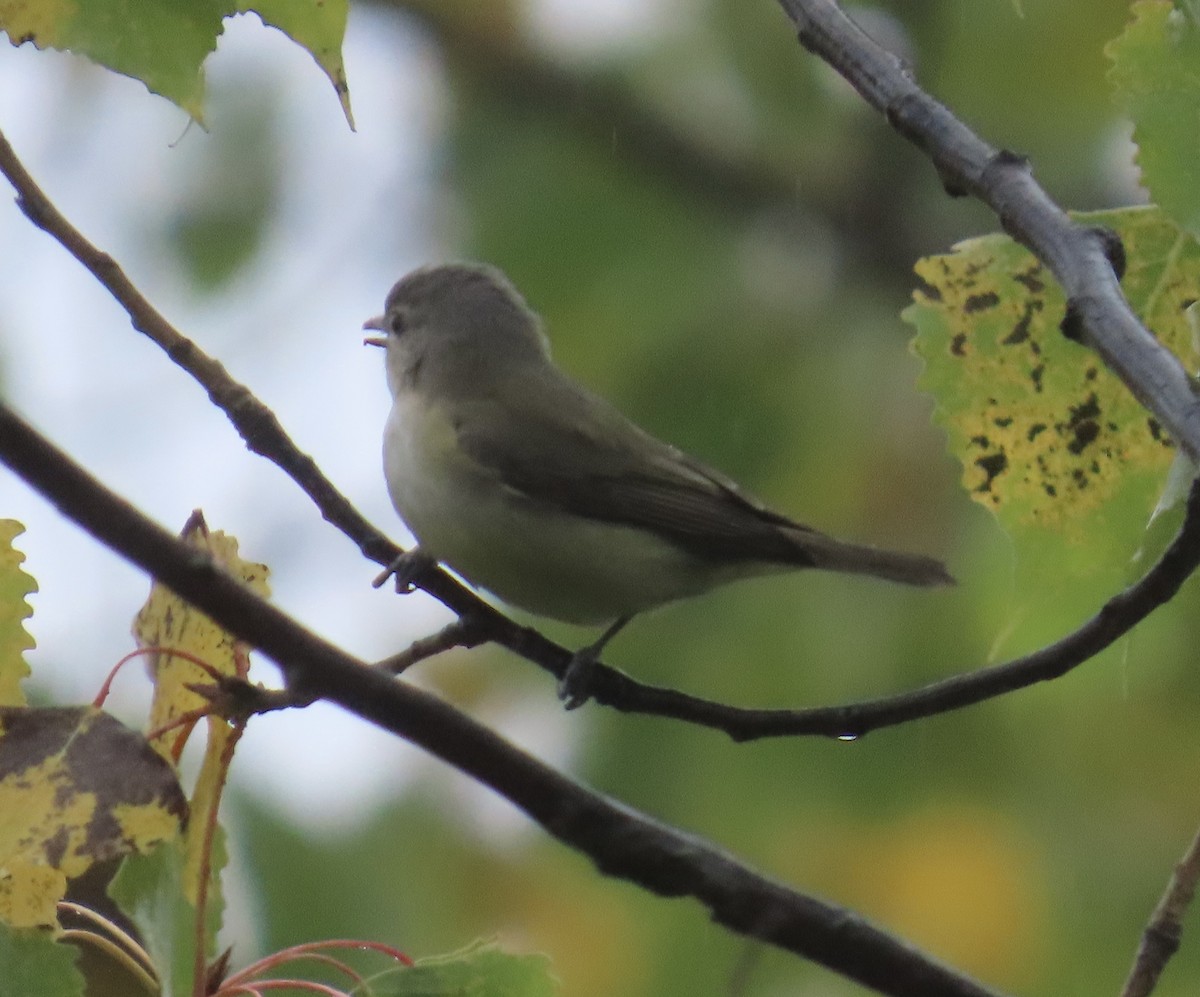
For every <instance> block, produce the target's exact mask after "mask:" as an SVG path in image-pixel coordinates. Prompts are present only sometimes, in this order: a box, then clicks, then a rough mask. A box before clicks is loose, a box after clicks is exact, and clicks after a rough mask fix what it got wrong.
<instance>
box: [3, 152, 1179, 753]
mask: <svg viewBox="0 0 1200 997" xmlns="http://www.w3.org/2000/svg"><path fill="white" fill-rule="evenodd" d="M0 172H2V173H4V175H5V176H7V177H8V178H9V180H10V182H11V183H12V184H13V186H14V188H15V189H16V190H17V193H18V203H19V204H20V205H21V207H22V210H23V211H25V213H26V214H27V215H28V216H29V218H30V219H31V220H32V221H33V222H34V223H35V224H36V225H38V226H39V227H40V228H42V229H43V230H44V231H46V232H47V233H48V234H49V235H51V236H53V237H54V238H55V239H57V240H58V241H59V242H60V243H61V244H62V245H63V246H64V247H65V248H66V249H67V250H68V252H70V253H71V255H73V256H74V257H75V258H76V259H78V260H79V261H80V262H81V263H82V264H83V265H84V266H85V267H87V269H88V270H89V271H91V273H92V274H94V275H95V277H96V278H97V280H99V281H100V283H101V284H103V285H104V287H106V288H107V289H108V290H109V291H110V293H111V294H112V295H113V297H114V298H116V299H117V301H118V302H120V304H121V305H122V307H124V308H125V310H126V312H127V313H128V314H129V317H130V319H131V321H132V322H133V325H134V327H135V328H136V329H139V330H140V331H142V332H144V333H145V334H146V335H147V336H149V337H150V338H151V339H152V340H154V342H156V343H157V344H158V345H159V346H161V347H162V348H163V349H164V350H165V351H166V352H167V354H168V355H169V356H170V357H171V358H172V359H174V360H175V361H176V362H177V363H179V364H180V366H182V367H183V368H184V370H186V371H187V372H188V373H189V374H191V375H192V376H193V377H194V378H195V379H196V380H197V381H199V382H200V384H201V385H202V386H203V387H204V388H205V390H206V391H207V392H208V394H209V397H210V398H211V399H212V400H213V403H214V404H215V405H217V407H218V408H220V409H221V410H222V411H223V412H225V414H226V416H227V417H228V418H229V419H230V421H231V422H232V423H233V424H234V426H235V427H236V428H237V430H238V432H239V433H240V434H241V435H242V438H243V439H244V440H245V441H246V444H247V446H249V447H250V449H251V450H253V451H254V452H255V453H258V454H260V455H262V456H264V457H266V458H267V459H268V460H270V461H272V462H273V463H275V464H276V465H278V466H279V467H280V468H282V469H283V470H284V472H285V473H287V474H288V475H289V476H290V477H291V478H292V480H293V481H295V482H296V483H297V484H298V485H299V486H300V487H301V488H302V489H303V490H304V492H305V493H306V494H307V495H308V496H309V497H310V498H311V499H312V501H313V502H314V503H315V504H316V506H317V508H318V509H320V511H321V514H322V515H323V516H324V518H325V519H326V520H328V521H329V522H330V523H332V524H333V525H334V526H336V527H337V528H338V529H339V530H341V531H342V532H343V533H344V534H345V535H346V536H348V537H349V538H350V539H351V540H353V541H354V543H355V544H357V545H358V547H359V549H360V550H361V551H362V552H363V554H364V555H365V556H366V557H368V558H370V559H371V560H373V561H375V562H376V563H378V564H382V565H387V564H390V563H391V562H392V561H393V560H395V558H396V556H397V555H398V554H399V553H400V548H399V547H397V546H396V545H395V544H393V543H392V542H391V541H389V540H388V539H387V537H385V536H384V535H383V534H382V533H381V532H380V531H378V530H377V529H375V527H374V526H372V525H371V524H370V523H369V522H367V521H366V519H364V518H363V517H362V516H361V515H360V514H359V512H358V511H357V510H356V509H355V508H354V507H353V506H352V505H351V504H350V502H349V500H348V499H346V497H345V496H344V495H342V494H341V493H340V492H339V491H338V490H337V489H336V488H335V487H334V485H333V484H332V482H330V481H329V479H328V478H326V477H325V476H324V474H323V473H322V472H321V470H320V468H318V467H317V466H316V464H315V463H314V462H313V460H312V458H310V457H309V456H308V455H307V454H304V453H302V452H301V451H300V450H299V448H298V447H297V446H296V445H295V443H294V442H293V441H292V440H291V438H290V437H289V436H288V435H287V433H286V432H285V431H284V429H283V427H282V426H281V425H280V424H279V421H278V419H276V417H275V415H274V413H273V412H271V411H270V409H268V408H267V407H266V406H265V405H263V403H262V402H260V401H259V400H258V399H257V398H256V397H255V396H254V395H253V394H252V393H251V392H250V390H249V389H248V388H246V387H245V386H244V385H242V384H239V383H238V382H236V381H234V380H233V378H231V377H230V376H229V374H228V372H227V371H226V370H225V369H224V367H222V366H221V364H220V363H218V362H217V361H216V360H214V359H213V358H211V357H209V356H208V355H207V354H205V353H204V352H203V351H202V350H201V349H200V348H199V347H198V346H196V344H195V343H193V342H192V341H191V340H189V339H187V338H186V337H185V336H183V335H182V334H181V333H180V332H179V331H178V330H177V329H175V327H174V326H172V325H171V324H170V323H169V322H168V321H167V320H166V319H165V318H164V317H163V316H162V315H161V314H160V313H159V312H158V311H156V310H155V308H154V307H153V306H152V305H151V304H150V302H149V301H147V300H146V298H145V297H144V296H143V295H142V294H141V293H140V292H139V291H138V290H137V288H136V287H134V286H133V284H132V282H131V281H130V280H129V278H128V277H127V276H126V275H125V273H124V272H123V271H122V270H121V268H120V267H119V266H118V265H117V264H116V263H115V262H114V261H113V259H112V258H111V257H110V256H108V254H106V253H104V252H102V251H101V250H99V249H97V248H96V247H95V246H93V245H92V244H91V243H90V242H88V240H87V239H85V238H84V237H83V235H82V234H80V232H79V231H78V230H77V229H76V228H74V226H72V225H71V223H70V222H68V221H67V220H66V218H64V217H63V216H62V215H61V214H60V213H59V211H58V210H57V209H56V208H55V207H54V205H53V204H52V203H51V202H50V200H49V199H48V198H47V197H46V195H45V194H44V193H43V192H42V190H41V188H40V187H38V185H37V183H36V182H35V181H34V180H33V178H32V177H31V176H30V175H29V173H28V171H27V170H25V168H24V166H23V165H22V164H21V163H20V161H19V160H18V159H17V156H16V154H15V153H14V152H13V150H12V147H11V146H10V145H9V143H8V142H7V140H6V139H5V137H4V135H3V133H0ZM1195 518H1196V517H1194V516H1192V515H1189V517H1188V521H1187V524H1186V525H1185V529H1184V531H1183V532H1181V533H1180V536H1179V538H1178V539H1177V540H1176V542H1175V544H1173V545H1172V547H1171V548H1170V549H1169V550H1168V552H1167V554H1166V555H1164V557H1163V559H1162V561H1161V562H1160V563H1159V564H1158V565H1156V566H1155V567H1154V568H1152V569H1151V570H1150V571H1149V572H1148V573H1147V575H1146V576H1145V578H1143V579H1142V581H1140V582H1138V583H1137V584H1136V585H1134V586H1133V587H1132V588H1131V589H1129V590H1127V591H1126V592H1124V593H1121V594H1120V595H1118V596H1116V597H1115V598H1113V599H1112V600H1110V601H1109V602H1108V603H1107V604H1106V605H1105V606H1104V607H1103V608H1102V609H1101V610H1100V612H1099V613H1098V614H1097V615H1096V617H1095V618H1094V619H1092V620H1090V621H1089V622H1088V623H1086V624H1084V626H1083V627H1081V628H1080V629H1079V630H1077V631H1076V632H1075V633H1073V634H1071V635H1069V636H1067V637H1064V638H1063V639H1062V640H1060V641H1058V642H1057V643H1055V644H1052V645H1050V647H1048V648H1044V649H1043V650H1041V651H1037V652H1035V653H1034V654H1032V655H1029V656H1028V657H1025V658H1020V659H1018V660H1016V661H1012V662H1008V663H1007V664H1003V665H997V666H993V667H990V668H983V669H979V670H977V671H974V672H968V673H965V674H962V675H956V676H954V677H953V678H950V679H947V680H945V681H943V682H937V683H934V684H932V685H929V686H926V687H924V688H922V689H916V690H914V691H912V692H908V693H903V694H900V695H897V696H889V697H884V698H881V699H876V700H870V701H866V702H862V703H852V704H847V705H842V706H832V707H818V708H814V709H804V710H780V709H753V708H743V707H736V706H728V705H726V704H723V703H716V702H713V701H711V700H706V699H702V698H700V697H697V696H690V695H688V694H686V693H682V692H678V691H676V690H673V689H664V688H660V687H657V686H652V685H647V684H644V683H641V682H638V681H636V680H635V679H633V678H630V677H629V676H628V675H626V674H625V673H623V672H621V671H618V670H617V669H615V668H611V667H609V666H605V665H602V664H597V667H596V671H595V676H594V677H595V683H594V686H593V698H594V699H595V700H596V701H597V702H598V703H601V704H603V705H606V706H610V707H613V708H614V709H617V710H621V711H622V712H627V713H643V714H649V715H652V716H661V717H668V718H671V719H676V720H682V721H685V722H687V723H693V724H698V725H701V726H706V727H711V728H714V729H716V730H720V731H724V732H725V733H727V734H728V735H729V736H730V737H732V738H733V739H734V740H736V741H748V740H754V739H758V738H763V737H782V736H800V735H813V734H816V735H824V736H828V737H844V736H860V735H862V734H865V733H867V732H869V731H871V730H874V729H876V728H879V727H886V726H891V725H895V724H899V723H904V722H906V721H908V720H913V719H917V718H919V717H927V716H932V715H934V714H937V713H943V712H946V711H949V710H954V709H960V708H962V707H964V706H970V705H973V704H975V703H979V702H982V701H984V700H986V699H990V698H993V697H995V696H999V695H1002V694H1004V693H1007V692H1011V691H1013V690H1015V689H1019V688H1023V687H1024V686H1027V685H1032V684H1033V683H1036V682H1041V681H1045V680H1047V679H1052V678H1056V677H1058V676H1060V675H1063V674H1065V673H1066V672H1068V671H1070V670H1071V669H1072V668H1075V667H1077V666H1078V665H1080V664H1082V663H1083V662H1084V661H1086V660H1087V659H1088V658H1089V657H1091V656H1092V655H1094V654H1096V653H1098V652H1099V651H1101V650H1103V649H1104V648H1105V647H1107V646H1109V645H1110V644H1111V643H1112V642H1113V641H1115V640H1117V639H1118V638H1120V637H1121V636H1123V635H1124V634H1126V633H1128V632H1129V630H1131V629H1132V628H1133V627H1134V626H1135V625H1136V624H1137V623H1139V622H1140V621H1141V620H1142V619H1144V618H1145V617H1146V616H1147V615H1149V613H1150V612H1152V611H1153V610H1154V609H1155V608H1156V607H1157V606H1158V605H1161V604H1162V603H1163V602H1165V601H1167V600H1168V599H1170V598H1171V597H1172V596H1173V595H1174V594H1175V591H1176V590H1177V589H1178V587H1179V585H1180V584H1182V582H1183V580H1184V579H1185V578H1187V576H1188V575H1189V574H1190V573H1191V572H1192V570H1194V568H1195V566H1196V561H1197V557H1198V555H1197V554H1196V551H1195V547H1196V546H1197V541H1196V539H1195V536H1194V534H1195V532H1196V524H1195ZM417 581H418V583H419V584H420V585H421V587H422V588H423V589H425V590H426V591H427V592H429V593H430V594H431V595H433V596H434V597H435V598H437V599H439V600H440V601H441V602H443V603H444V604H445V605H446V606H448V607H449V608H450V609H452V610H453V611H454V612H456V613H458V614H459V616H460V619H464V620H466V619H469V620H470V621H471V623H470V629H471V636H472V645H471V646H474V645H475V644H479V643H483V642H485V641H487V640H489V639H490V640H493V641H495V642H496V643H498V644H501V645H503V646H504V647H506V648H508V649H509V650H510V651H513V652H514V653H516V654H518V655H520V656H521V657H524V658H526V659H527V660H529V661H532V662H534V663H535V664H537V665H539V666H541V667H542V668H544V669H545V670H546V671H548V672H550V673H551V674H552V675H554V676H556V677H561V676H562V674H563V672H564V671H565V670H566V668H567V665H568V664H569V662H570V660H571V652H570V651H568V650H567V649H566V648H564V647H562V646H561V645H559V644H556V643H554V642H553V641H550V640H548V639H547V638H545V637H543V636H542V635H541V634H540V633H538V632H537V631H536V630H533V629H532V628H529V627H522V626H520V625H518V624H517V623H515V622H514V621H512V620H510V619H509V618H508V617H506V616H505V615H503V614H502V613H500V612H499V611H497V610H496V609H494V608H493V607H491V606H489V605H488V604H487V603H485V602H484V601H483V600H482V599H480V598H479V597H478V596H476V595H475V594H474V593H473V592H471V591H470V590H469V589H467V588H465V587H464V586H462V585H461V584H459V583H458V582H457V581H456V580H455V579H453V578H451V577H450V576H449V575H448V574H446V573H445V572H443V571H439V570H434V571H428V572H424V573H423V574H422V575H420V576H419V577H418V579H417ZM402 653H405V652H402ZM292 702H294V700H292V699H286V698H285V699H282V700H281V701H280V703H279V706H280V707H282V706H285V705H290V704H291V703H292Z"/></svg>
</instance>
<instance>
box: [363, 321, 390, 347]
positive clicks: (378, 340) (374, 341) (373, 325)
mask: <svg viewBox="0 0 1200 997" xmlns="http://www.w3.org/2000/svg"><path fill="white" fill-rule="evenodd" d="M363 328H364V329H374V330H375V331H376V332H387V326H386V325H384V324H383V316H382V315H376V316H375V317H374V318H369V319H367V320H366V321H365V322H364V323H363ZM363 346H387V336H367V337H366V338H365V339H363Z"/></svg>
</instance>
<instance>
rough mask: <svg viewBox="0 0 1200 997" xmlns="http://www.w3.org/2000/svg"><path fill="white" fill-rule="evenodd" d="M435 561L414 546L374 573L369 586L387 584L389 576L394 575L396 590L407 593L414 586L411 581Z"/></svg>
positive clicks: (379, 586) (402, 593)
mask: <svg viewBox="0 0 1200 997" xmlns="http://www.w3.org/2000/svg"><path fill="white" fill-rule="evenodd" d="M435 563H436V562H435V561H434V559H433V558H432V557H430V556H429V555H428V554H426V553H424V552H423V551H422V550H421V548H420V547H414V548H413V549H412V550H406V551H405V552H404V553H403V554H401V555H400V556H399V557H397V558H396V559H395V560H394V561H392V563H391V564H389V565H388V566H387V567H386V568H384V569H383V571H381V572H380V573H379V574H378V575H376V576H375V580H374V581H372V582H371V586H372V588H381V587H382V586H383V585H385V584H387V580H388V579H389V578H392V577H394V578H395V579H396V591H397V592H398V593H400V595H407V594H408V593H409V592H411V591H412V590H413V589H414V588H415V587H416V586H415V585H414V584H413V582H414V581H415V580H416V578H417V576H418V575H419V574H421V572H423V571H426V570H427V569H429V568H432V567H433V565H434V564H435Z"/></svg>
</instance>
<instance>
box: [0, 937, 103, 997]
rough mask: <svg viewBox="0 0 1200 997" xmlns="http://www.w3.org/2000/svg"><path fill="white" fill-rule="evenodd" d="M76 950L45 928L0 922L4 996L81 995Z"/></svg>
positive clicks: (81, 985)
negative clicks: (20, 926)
mask: <svg viewBox="0 0 1200 997" xmlns="http://www.w3.org/2000/svg"><path fill="white" fill-rule="evenodd" d="M77 955H78V950H77V949H76V948H75V947H74V946H73V945H64V944H62V943H61V942H56V941H55V940H54V938H53V937H52V936H51V935H50V933H49V932H46V931H34V930H30V929H28V928H24V929H18V928H10V927H8V925H6V924H4V923H2V922H0V980H2V981H3V991H4V997H83V994H84V985H85V984H84V979H83V974H82V973H80V972H79V970H78V969H76V967H75V959H76V956H77Z"/></svg>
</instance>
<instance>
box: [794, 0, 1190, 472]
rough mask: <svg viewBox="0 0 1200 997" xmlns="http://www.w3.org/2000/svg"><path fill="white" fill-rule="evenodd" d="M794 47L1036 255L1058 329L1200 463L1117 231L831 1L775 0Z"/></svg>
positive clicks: (1183, 400)
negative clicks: (1057, 193)
mask: <svg viewBox="0 0 1200 997" xmlns="http://www.w3.org/2000/svg"><path fill="white" fill-rule="evenodd" d="M780 3H781V4H782V6H783V9H784V11H785V12H786V13H787V15H788V17H790V18H791V19H792V21H793V23H794V24H795V25H796V28H797V29H798V31H799V36H800V44H801V45H803V46H804V47H805V48H807V49H808V50H809V51H811V52H813V53H815V54H816V55H818V56H819V57H820V58H822V59H824V60H825V61H826V62H827V63H829V65H830V66H832V67H833V68H834V69H835V70H837V71H838V72H839V73H841V74H842V76H844V77H845V78H846V79H847V80H848V81H849V82H850V84H851V85H852V86H853V87H854V88H855V89H856V90H857V91H858V92H859V94H860V95H861V96H862V98H863V99H864V100H865V101H866V102H867V103H868V104H870V105H871V106H872V107H874V108H876V109H878V110H879V111H882V112H883V113H884V114H885V115H886V116H887V119H888V121H889V122H890V123H891V125H892V127H894V128H895V129H896V131H898V132H899V133H900V134H901V135H903V136H904V137H905V138H906V139H908V140H909V141H910V142H912V143H913V144H914V145H916V146H917V147H918V148H919V149H920V150H921V151H922V152H924V153H925V154H926V155H927V156H929V158H930V159H931V160H932V161H933V165H934V167H935V168H936V169H937V171H938V175H939V176H940V177H941V179H942V183H943V184H944V185H945V187H946V190H947V191H948V192H949V193H951V194H954V195H959V194H972V195H974V196H975V197H977V198H979V199H980V200H981V201H983V202H984V203H985V204H987V205H988V206H989V207H991V208H992V210H993V211H995V212H996V215H997V216H998V217H999V219H1000V224H1001V225H1002V226H1003V227H1004V230H1005V231H1006V232H1008V233H1009V235H1011V236H1012V237H1013V238H1014V239H1016V240H1017V241H1018V242H1020V243H1022V244H1023V245H1024V246H1026V247H1027V248H1028V249H1029V250H1030V251H1031V252H1032V253H1033V254H1034V255H1035V256H1037V257H1038V259H1040V260H1041V261H1042V262H1043V263H1045V264H1046V266H1047V267H1048V268H1049V269H1050V271H1051V272H1052V273H1053V274H1054V276H1055V277H1056V278H1057V279H1058V282H1059V283H1060V284H1061V285H1062V288H1063V291H1064V292H1065V294H1066V297H1067V318H1066V320H1065V321H1064V323H1063V331H1064V332H1065V333H1067V334H1068V335H1071V336H1072V337H1073V338H1079V339H1081V340H1082V341H1083V342H1084V343H1085V344H1087V345H1088V346H1090V347H1091V348H1092V349H1093V350H1095V351H1096V353H1098V354H1099V355H1100V358H1101V359H1102V360H1103V361H1104V363H1105V364H1106V365H1107V366H1108V368H1109V369H1110V370H1112V372H1113V373H1114V374H1116V375H1117V377H1119V378H1120V379H1121V380H1122V381H1123V382H1124V383H1125V385H1126V387H1128V388H1129V390H1130V391H1131V392H1133V394H1134V396H1135V397H1136V398H1137V399H1138V401H1140V402H1141V403H1142V404H1143V405H1144V406H1145V407H1146V408H1148V409H1149V410H1150V411H1151V412H1153V413H1154V414H1155V415H1156V416H1157V417H1158V419H1159V421H1160V422H1161V423H1162V424H1163V425H1164V426H1165V427H1167V430H1168V432H1170V434H1171V435H1172V436H1173V437H1174V438H1175V439H1176V440H1177V441H1179V444H1180V446H1181V447H1183V449H1184V450H1186V451H1187V452H1188V454H1189V455H1190V456H1191V457H1192V459H1193V460H1200V400H1197V397H1196V395H1195V393H1194V391H1193V390H1192V383H1191V379H1190V378H1189V377H1188V375H1187V372H1186V371H1185V370H1184V369H1183V366H1182V365H1181V364H1180V363H1179V360H1178V359H1177V358H1176V357H1175V355H1174V354H1173V353H1171V351H1170V350H1168V349H1167V348H1166V347H1165V346H1163V345H1162V344H1160V343H1159V342H1158V340H1156V339H1155V338H1154V336H1153V334H1152V333H1150V332H1149V331H1148V330H1147V329H1146V327H1145V326H1143V325H1142V324H1141V322H1139V321H1138V318H1137V316H1136V315H1134V313H1133V310H1132V309H1131V308H1130V307H1129V303H1128V302H1127V301H1126V300H1125V296H1124V294H1122V292H1121V285H1120V271H1121V270H1122V269H1123V268H1124V259H1123V254H1124V250H1123V249H1122V247H1121V246H1120V242H1119V240H1118V239H1116V237H1115V236H1114V235H1113V233H1110V232H1104V231H1100V230H1097V229H1090V228H1085V227H1084V226H1082V225H1077V224H1076V223H1075V222H1073V221H1071V219H1070V218H1068V217H1067V215H1066V213H1065V212H1063V210H1062V209H1061V208H1060V207H1059V206H1058V205H1057V204H1055V203H1054V201H1053V200H1052V199H1051V198H1050V196H1049V195H1048V194H1047V193H1046V192H1045V191H1044V190H1043V189H1042V188H1041V187H1040V186H1039V185H1038V183H1037V181H1035V180H1034V179H1033V172H1032V170H1031V169H1030V167H1029V163H1028V162H1027V161H1026V160H1025V159H1024V158H1023V157H1021V156H1017V155H1014V154H1013V153H1011V152H1006V151H1003V150H996V149H994V148H992V147H991V146H990V145H988V144H987V143H986V142H984V141H983V140H982V139H981V138H979V137H978V136H977V135H976V134H975V133H974V132H972V131H971V130H970V129H969V128H968V127H967V126H966V125H964V124H963V123H962V122H961V121H959V120H958V119H957V118H956V117H955V116H954V115H953V114H951V113H950V111H949V110H947V109H946V108H945V107H944V106H943V105H941V104H939V103H938V102H937V101H936V100H934V99H933V98H932V97H930V96H929V95H928V94H927V93H925V91H923V90H922V89H921V88H920V87H919V86H917V84H916V83H915V82H913V79H912V76H911V74H910V73H909V71H908V69H907V67H906V66H905V65H904V64H903V63H902V62H901V61H900V59H898V58H897V57H896V56H895V55H893V54H892V53H890V52H888V51H886V50H885V49H883V48H881V47H880V46H879V45H877V44H876V43H875V41H874V40H872V39H871V38H870V37H869V36H868V35H867V34H866V33H865V32H863V31H862V30H861V29H860V28H858V26H857V25H855V24H854V22H853V21H851V20H850V19H849V18H848V17H847V16H846V15H845V14H844V13H843V12H842V10H841V9H840V8H839V7H838V5H837V4H836V2H835V0H780Z"/></svg>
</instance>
